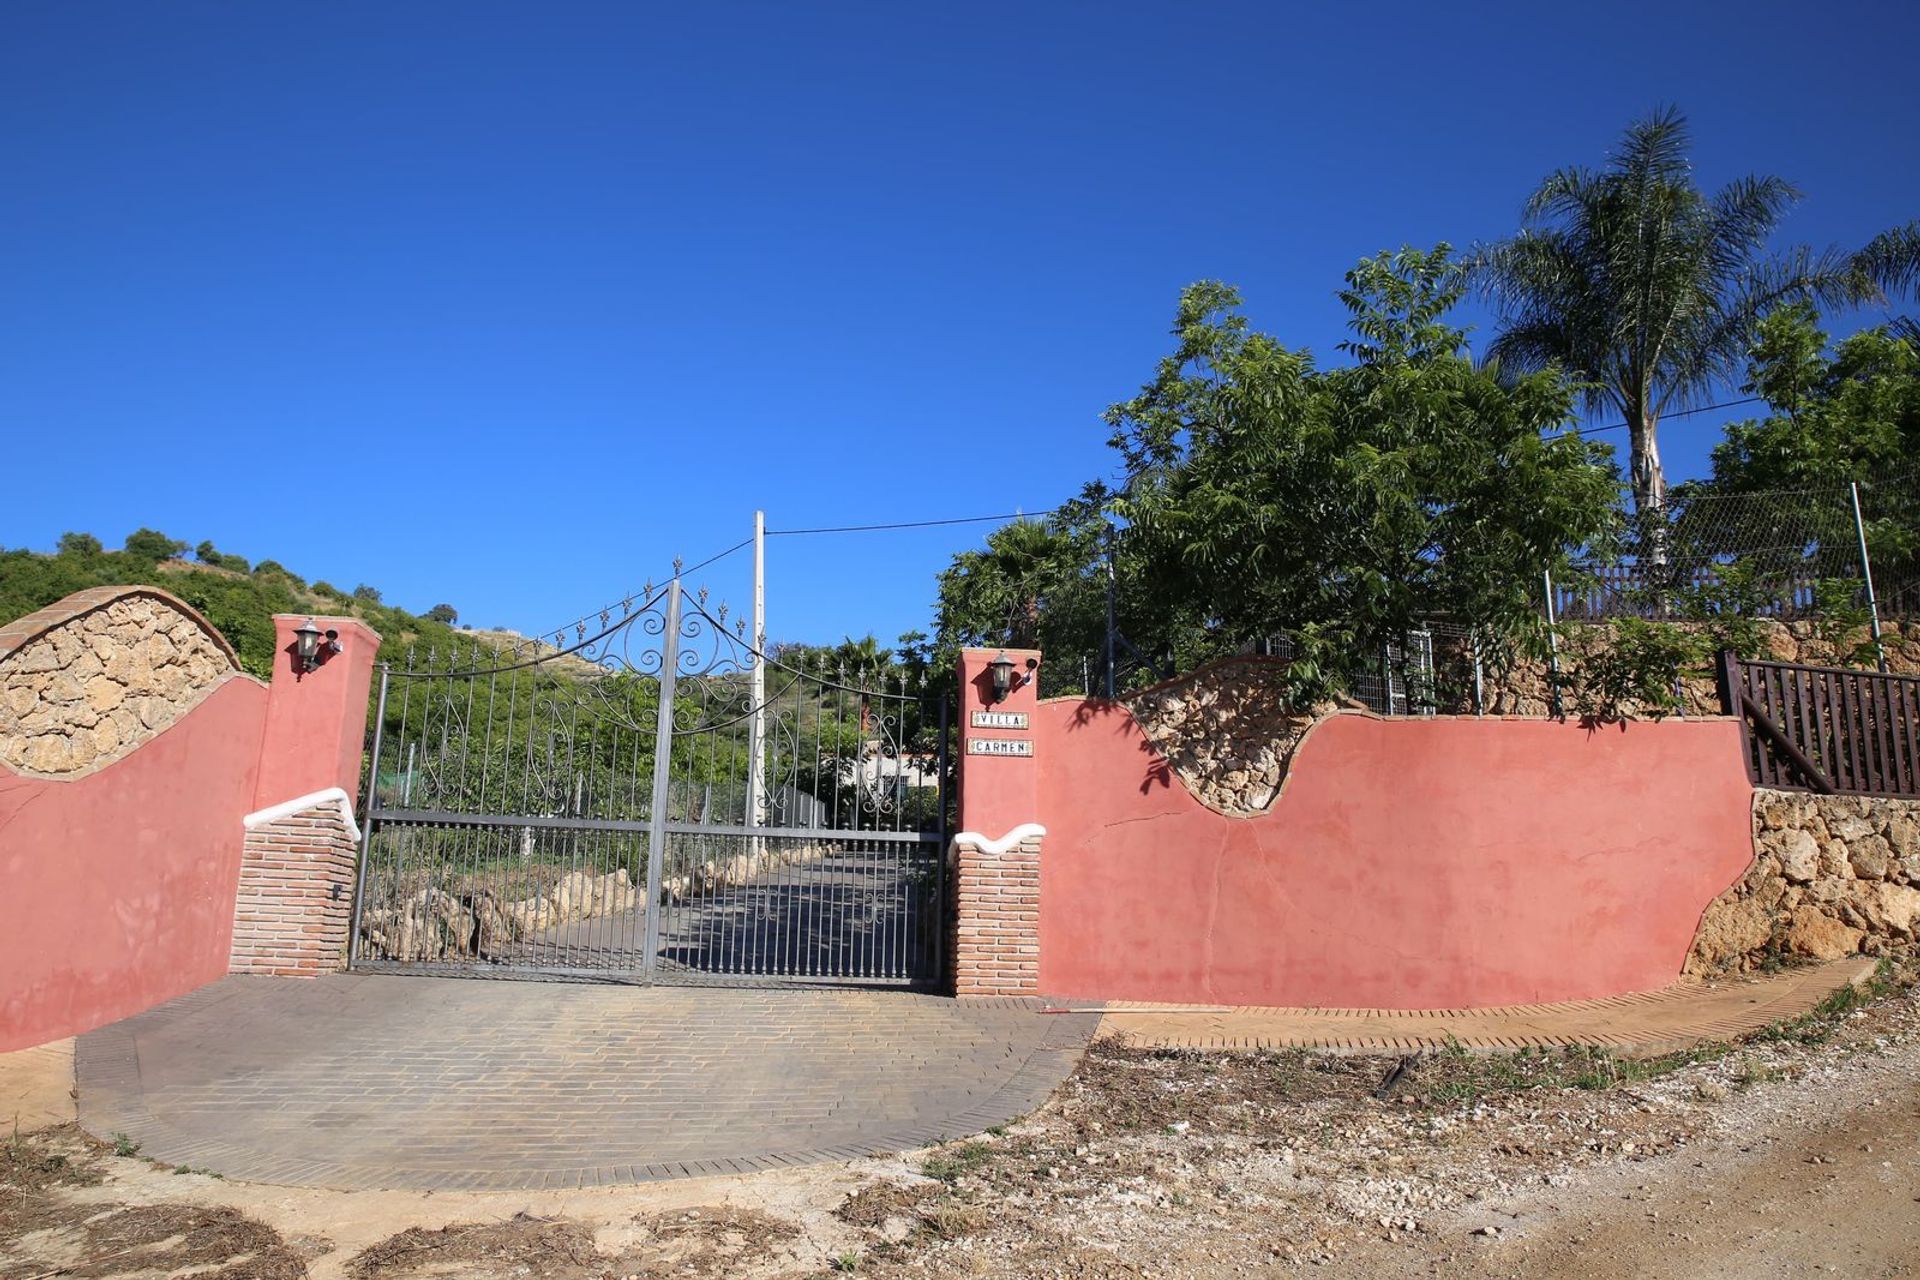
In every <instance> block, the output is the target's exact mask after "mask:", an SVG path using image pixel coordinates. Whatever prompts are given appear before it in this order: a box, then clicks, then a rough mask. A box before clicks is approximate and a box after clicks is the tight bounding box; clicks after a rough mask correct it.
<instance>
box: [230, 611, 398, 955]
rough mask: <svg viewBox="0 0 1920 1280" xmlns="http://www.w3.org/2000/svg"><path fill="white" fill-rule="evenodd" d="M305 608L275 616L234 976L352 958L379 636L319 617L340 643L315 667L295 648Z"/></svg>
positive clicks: (236, 923)
mask: <svg viewBox="0 0 1920 1280" xmlns="http://www.w3.org/2000/svg"><path fill="white" fill-rule="evenodd" d="M306 620H307V619H306V615H305V614H276V615H275V616H274V619H273V623H274V630H275V633H276V636H277V644H278V654H277V661H276V662H275V665H274V670H273V683H272V685H271V686H270V688H269V689H268V693H267V718H266V734H265V737H264V739H263V740H262V742H261V747H260V781H259V784H258V789H257V790H256V791H255V793H254V804H255V806H256V808H255V811H254V812H252V813H250V814H248V815H247V816H246V819H245V824H246V833H247V834H246V840H245V842H244V843H243V845H242V846H241V854H240V888H239V894H238V896H237V897H236V899H235V901H234V911H233V952H232V956H231V958H230V959H229V961H228V968H229V969H230V970H231V971H232V972H234V973H272V974H281V975H289V976H302V977H312V976H316V975H318V974H322V973H326V972H329V971H330V970H334V969H339V968H341V967H343V966H344V965H345V963H346V950H347V931H348V929H349V927H350V926H351V922H352V917H353V888H354V872H355V869H356V867H357V865H358V861H359V852H360V832H359V828H358V827H357V826H356V825H355V824H354V819H353V798H354V796H355V795H356V794H357V793H358V791H359V788H360V758H361V754H362V751H363V749H364V743H365V740H366V731H367V696H368V692H369V690H370V688H371V686H372V681H373V660H374V654H375V653H376V652H377V651H378V650H379V648H380V637H379V635H378V634H377V633H376V632H375V631H374V630H373V629H372V628H371V627H368V626H367V625H366V624H365V623H363V622H361V621H359V620H358V619H356V618H315V619H314V625H315V626H317V627H319V628H320V629H321V630H322V631H328V630H331V631H336V632H338V633H339V639H340V652H339V653H331V654H328V655H326V656H325V659H324V660H323V661H322V662H321V663H320V665H319V666H317V667H315V668H314V669H313V670H312V671H301V670H299V669H298V666H299V664H298V662H297V660H296V659H295V657H294V631H295V629H296V628H298V627H299V626H300V625H301V624H302V623H303V622H305V621H306Z"/></svg>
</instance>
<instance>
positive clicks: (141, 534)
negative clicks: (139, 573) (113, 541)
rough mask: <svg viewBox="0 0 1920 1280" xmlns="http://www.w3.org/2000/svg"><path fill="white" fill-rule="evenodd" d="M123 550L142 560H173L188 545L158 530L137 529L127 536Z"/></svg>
mask: <svg viewBox="0 0 1920 1280" xmlns="http://www.w3.org/2000/svg"><path fill="white" fill-rule="evenodd" d="M122 549H123V550H125V551H126V553H127V554H128V555H130V556H133V557H135V558H137V559H140V560H154V561H159V560H171V559H173V557H175V556H177V555H179V554H180V553H181V552H183V551H185V550H186V549H187V544H186V543H184V542H181V541H179V540H178V539H175V538H169V537H168V536H167V535H166V534H164V533H161V532H160V531H159V530H158V529H145V528H142V529H135V530H134V531H133V532H132V533H130V534H128V535H127V540H126V542H125V543H123V544H122Z"/></svg>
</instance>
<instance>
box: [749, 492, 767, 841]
mask: <svg viewBox="0 0 1920 1280" xmlns="http://www.w3.org/2000/svg"><path fill="white" fill-rule="evenodd" d="M766 653H767V513H766V512H764V511H756V512H754V513H753V690H752V693H751V694H750V695H749V696H751V697H752V699H753V716H752V718H751V719H750V720H749V721H748V729H747V751H748V755H747V825H748V826H750V827H758V826H763V825H765V822H766V818H767V795H766V792H767V760H766V756H767V658H766ZM753 852H755V853H756V854H757V853H759V852H760V850H759V849H757V848H756V849H755V850H754V851H753Z"/></svg>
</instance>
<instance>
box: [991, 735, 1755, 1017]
mask: <svg viewBox="0 0 1920 1280" xmlns="http://www.w3.org/2000/svg"><path fill="white" fill-rule="evenodd" d="M1034 736H1035V741H1036V757H1037V761H1036V762H1037V764H1038V765H1039V768H1038V771H1037V782H1038V796H1039V799H1038V812H1037V813H1036V814H1035V815H1034V816H1035V818H1036V819H1037V820H1038V821H1040V822H1041V823H1043V824H1044V825H1045V826H1046V828H1047V836H1046V843H1045V850H1044V854H1043V856H1042V858H1041V894H1040V984H1041V989H1042V990H1043V991H1045V992H1048V993H1051V994H1054V995H1060V996H1075V997H1089V998H1093V997H1097V998H1106V999H1133V1000H1153V1001H1178V1002H1188V1001H1204V1002H1221V1003H1231V1004H1264V1005H1293V1006H1318V1007H1339V1008H1389V1009H1407V1008H1458V1007H1470V1006H1487V1005H1503V1004H1528V1003H1538V1002H1545V1001H1554V1000H1570V999H1582V998H1590V997H1600V996H1608V995H1615V994H1620V993H1623V992H1631V991H1643V990H1648V989H1652V988H1656V987H1660V986H1663V985H1666V984H1667V983H1670V982H1672V981H1673V980H1674V979H1675V978H1677V977H1678V976H1679V974H1680V968H1681V964H1682V962H1683V961H1684V959H1685V957H1686V954H1687V949H1688V946H1689V944H1690V943H1691V940H1692V938H1693V933H1694V929H1695V927H1696V926H1697V925H1698V923H1699V920H1700V916H1701V913H1702V912H1703V911H1704V910H1705V909H1706V907H1707V905H1708V903H1709V902H1711V901H1712V900H1713V898H1714V896H1715V895H1716V894H1718V893H1719V892H1720V891H1721V890H1722V889H1725V888H1726V887H1727V886H1728V885H1729V884H1731V883H1732V882H1733V880H1734V879H1735V878H1736V877H1737V876H1738V875H1739V874H1740V873H1741V872H1742V871H1743V870H1744V869H1745V867H1746V866H1747V863H1748V860H1749V858H1750V857H1751V854H1752V846H1751V835H1750V829H1749V804H1750V797H1751V794H1752V793H1751V788H1750V786H1749V784H1748V781H1747V777H1746V771H1745V769H1744V767H1743V766H1742V761H1741V757H1740V739H1739V728H1738V726H1737V724H1735V723H1734V722H1733V721H1731V720H1717V719H1714V720H1668V721H1665V722H1660V723H1636V724H1632V725H1630V726H1628V727H1626V728H1625V729H1624V730H1623V729H1620V728H1618V727H1615V728H1608V729H1604V730H1600V731H1597V732H1588V731H1586V730H1584V729H1581V728H1580V727H1578V726H1577V725H1571V724H1562V723H1555V722H1551V721H1527V720H1500V719H1485V720H1478V719H1454V718H1438V719H1410V720H1392V721H1383V720H1379V719H1376V718H1373V717H1370V716H1364V715H1356V714H1342V715H1337V716H1334V717H1332V718H1331V719H1329V720H1326V721H1324V722H1323V723H1321V724H1320V725H1318V726H1317V727H1316V728H1314V729H1313V730H1312V732H1310V733H1309V734H1308V736H1307V737H1306V739H1305V740H1304V741H1303V742H1302V744H1301V746H1300V748H1299V750H1298V753H1297V755H1296V756H1295V758H1294V761H1293V765H1292V770H1291V772H1290V774H1289V776H1288V779H1287V781H1286V785H1285V787H1284V789H1283V790H1282V793H1281V795H1280V797H1279V798H1278V799H1277V800H1276V801H1275V802H1274V804H1273V806H1272V808H1271V809H1270V810H1269V811H1268V812H1267V813H1265V814H1262V815H1260V816H1258V817H1253V818H1229V817H1224V816H1222V815H1220V814H1217V813H1215V812H1213V811H1212V810H1209V809H1207V808H1205V807H1204V806H1202V805H1201V804H1200V803H1199V802H1198V801H1197V800H1195V799H1194V798H1193V797H1192V795H1191V794H1189V793H1188V791H1187V790H1186V788H1185V787H1184V786H1183V785H1182V783H1181V782H1180V780H1179V778H1178V776H1177V775H1175V774H1174V773H1173V772H1172V771H1171V770H1169V769H1168V768H1167V767H1166V766H1165V762H1164V761H1163V760H1162V759H1161V758H1160V757H1159V756H1158V755H1157V754H1156V753H1155V752H1154V751H1153V750H1152V748H1151V746H1150V744H1149V743H1148V742H1147V741H1146V739H1145V738H1144V736H1143V735H1142V734H1141V732H1140V730H1139V728H1138V726H1137V725H1136V724H1135V723H1134V721H1133V718H1132V716H1131V715H1130V714H1128V713H1127V712H1126V711H1125V710H1124V709H1121V708H1117V707H1114V706H1112V705H1111V704H1107V703H1102V702H1082V701H1080V700H1078V699H1075V700H1062V701H1054V702H1049V703H1044V704H1042V705H1041V706H1040V707H1039V710H1038V712H1037V715H1036V722H1035V735H1034ZM962 821H963V823H964V822H965V821H966V818H965V816H964V815H963V817H962Z"/></svg>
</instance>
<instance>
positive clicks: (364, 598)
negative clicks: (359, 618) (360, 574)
mask: <svg viewBox="0 0 1920 1280" xmlns="http://www.w3.org/2000/svg"><path fill="white" fill-rule="evenodd" d="M353 598H354V599H355V600H358V601H360V602H362V603H363V604H379V603H380V589H379V588H378V587H370V586H368V585H367V584H366V583H364V582H363V583H361V584H360V585H359V586H357V587H355V588H354V589H353Z"/></svg>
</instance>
